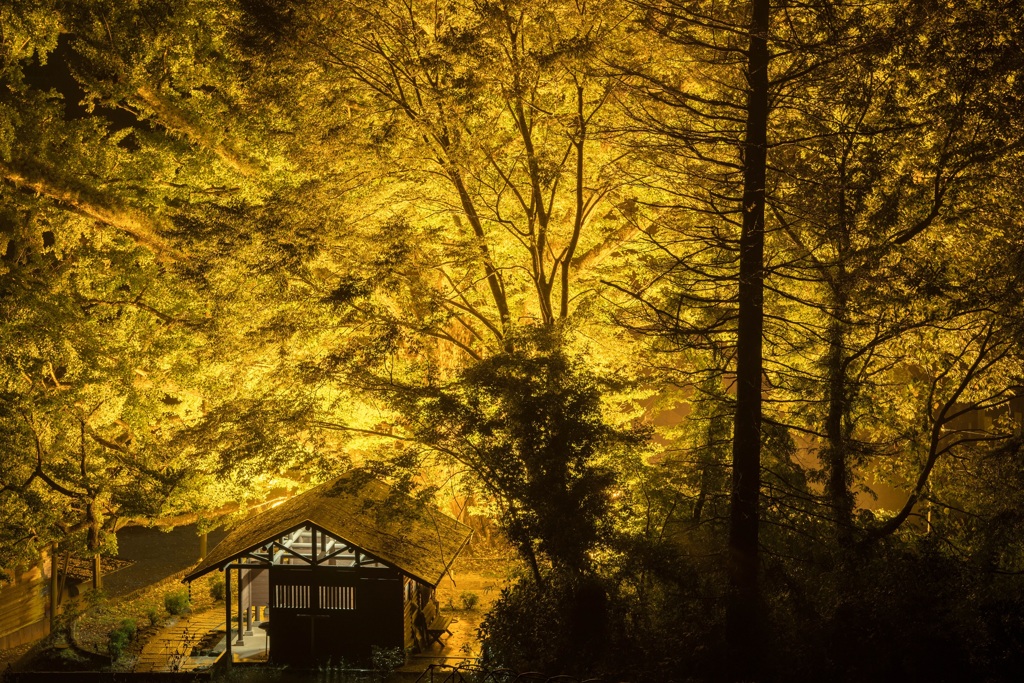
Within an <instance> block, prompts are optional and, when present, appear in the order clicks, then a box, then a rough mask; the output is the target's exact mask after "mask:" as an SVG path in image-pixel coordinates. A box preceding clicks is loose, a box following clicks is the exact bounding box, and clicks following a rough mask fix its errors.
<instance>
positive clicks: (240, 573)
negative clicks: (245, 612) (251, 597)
mask: <svg viewBox="0 0 1024 683" xmlns="http://www.w3.org/2000/svg"><path fill="white" fill-rule="evenodd" d="M237 569H238V640H236V641H235V645H245V638H243V637H242V568H241V567H238V568H237Z"/></svg>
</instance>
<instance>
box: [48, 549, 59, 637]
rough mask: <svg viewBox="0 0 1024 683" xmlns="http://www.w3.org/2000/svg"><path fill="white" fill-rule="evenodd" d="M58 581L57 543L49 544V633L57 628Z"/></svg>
mask: <svg viewBox="0 0 1024 683" xmlns="http://www.w3.org/2000/svg"><path fill="white" fill-rule="evenodd" d="M59 592H60V582H59V581H57V544H56V543H51V544H50V633H53V632H54V631H56V630H57V607H58V605H60V602H59V601H58V598H59V597H60V596H59V595H58V593H59Z"/></svg>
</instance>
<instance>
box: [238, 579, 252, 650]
mask: <svg viewBox="0 0 1024 683" xmlns="http://www.w3.org/2000/svg"><path fill="white" fill-rule="evenodd" d="M238 573H239V574H241V573H242V570H241V569H239V570H238ZM245 587H246V589H247V590H242V591H239V593H238V597H239V599H241V598H245V635H247V636H251V635H252V575H251V574H250V572H249V570H246V572H245ZM239 628H241V624H239Z"/></svg>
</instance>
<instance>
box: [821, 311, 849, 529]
mask: <svg viewBox="0 0 1024 683" xmlns="http://www.w3.org/2000/svg"><path fill="white" fill-rule="evenodd" d="M842 306H845V303H843V304H842V305H841V306H840V307H837V308H838V310H840V311H841V310H843V308H842ZM843 341H844V335H843V330H842V323H840V322H839V321H836V320H834V321H833V322H832V324H831V325H830V326H829V335H828V344H829V349H828V356H827V357H826V361H825V362H826V369H825V370H826V372H827V378H828V415H827V416H826V417H825V448H824V452H823V453H822V455H823V460H824V465H825V471H826V472H827V474H828V479H827V480H826V482H825V495H826V496H827V498H828V501H829V507H831V508H832V519H833V523H834V524H835V534H836V540H837V542H838V543H839V545H840V547H848V546H849V545H850V544H851V543H852V542H853V508H854V496H853V489H852V476H851V472H850V461H849V460H850V458H849V448H848V447H847V444H848V439H847V434H846V424H845V423H846V412H847V409H848V407H847V405H848V396H847V393H848V391H849V388H848V385H847V380H846V367H845V363H844V362H843V350H844V344H843Z"/></svg>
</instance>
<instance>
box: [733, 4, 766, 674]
mask: <svg viewBox="0 0 1024 683" xmlns="http://www.w3.org/2000/svg"><path fill="white" fill-rule="evenodd" d="M769 8H770V3H769V0H753V2H752V4H751V19H750V48H749V52H748V56H747V58H748V62H747V70H748V75H747V78H748V84H749V91H748V100H747V122H746V140H745V142H744V150H743V153H744V159H743V162H744V163H743V228H742V232H741V235H740V266H739V312H738V329H737V339H736V344H737V348H736V413H735V423H734V431H733V458H732V465H733V466H732V491H731V497H730V510H729V599H728V604H727V609H726V641H727V642H726V645H727V647H728V650H729V652H728V655H729V663H730V666H731V667H732V674H733V678H734V679H735V680H750V679H753V678H755V677H756V675H757V670H758V661H759V653H760V650H761V647H760V640H761V639H760V629H759V621H760V608H759V603H760V595H759V588H758V564H759V560H758V522H759V516H758V498H759V493H760V488H761V376H762V374H763V359H762V331H763V327H764V214H765V176H766V164H767V138H768V60H769V55H768V17H769Z"/></svg>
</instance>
